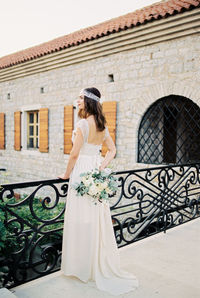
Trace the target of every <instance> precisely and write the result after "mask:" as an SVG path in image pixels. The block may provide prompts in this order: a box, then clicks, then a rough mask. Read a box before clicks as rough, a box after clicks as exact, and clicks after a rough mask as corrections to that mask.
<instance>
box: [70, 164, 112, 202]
mask: <svg viewBox="0 0 200 298" xmlns="http://www.w3.org/2000/svg"><path fill="white" fill-rule="evenodd" d="M80 177H81V182H80V183H76V184H75V185H73V188H74V189H75V190H76V191H77V194H78V196H83V195H85V194H87V195H89V196H91V197H92V198H93V201H94V203H95V204H97V202H98V201H99V202H101V203H107V202H108V201H109V198H110V197H111V196H113V195H114V194H115V193H116V191H117V187H118V184H117V179H116V178H115V177H114V176H113V175H112V173H111V170H110V169H109V168H106V169H105V170H103V171H99V170H98V169H95V170H93V171H91V172H86V173H82V174H80Z"/></svg>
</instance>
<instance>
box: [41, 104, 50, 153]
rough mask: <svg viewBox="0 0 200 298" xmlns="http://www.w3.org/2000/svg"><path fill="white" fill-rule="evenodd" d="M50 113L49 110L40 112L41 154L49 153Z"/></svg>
mask: <svg viewBox="0 0 200 298" xmlns="http://www.w3.org/2000/svg"><path fill="white" fill-rule="evenodd" d="M48 120H49V111H48V109H47V108H42V109H40V110H39V131H40V135H39V138H40V140H39V150H40V152H48V151H49V127H48V126H49V121H48Z"/></svg>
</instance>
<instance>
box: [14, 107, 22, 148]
mask: <svg viewBox="0 0 200 298" xmlns="http://www.w3.org/2000/svg"><path fill="white" fill-rule="evenodd" d="M14 125H15V130H14V131H15V143H14V149H15V150H17V151H20V150H21V112H20V111H17V112H15V113H14Z"/></svg>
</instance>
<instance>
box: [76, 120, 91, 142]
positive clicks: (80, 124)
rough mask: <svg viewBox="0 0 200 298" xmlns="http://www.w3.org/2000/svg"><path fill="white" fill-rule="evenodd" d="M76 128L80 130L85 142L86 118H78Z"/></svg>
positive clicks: (86, 136) (86, 137) (86, 135)
mask: <svg viewBox="0 0 200 298" xmlns="http://www.w3.org/2000/svg"><path fill="white" fill-rule="evenodd" d="M77 128H80V130H81V132H82V135H83V139H84V142H86V141H87V139H88V124H87V120H86V119H81V120H79V121H78V122H77V125H76V129H77Z"/></svg>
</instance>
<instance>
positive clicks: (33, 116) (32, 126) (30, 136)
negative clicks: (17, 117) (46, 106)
mask: <svg viewBox="0 0 200 298" xmlns="http://www.w3.org/2000/svg"><path fill="white" fill-rule="evenodd" d="M27 126H28V127H27V148H38V111H31V112H28V113H27Z"/></svg>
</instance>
